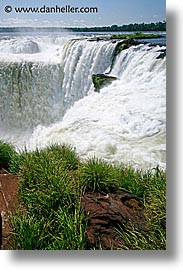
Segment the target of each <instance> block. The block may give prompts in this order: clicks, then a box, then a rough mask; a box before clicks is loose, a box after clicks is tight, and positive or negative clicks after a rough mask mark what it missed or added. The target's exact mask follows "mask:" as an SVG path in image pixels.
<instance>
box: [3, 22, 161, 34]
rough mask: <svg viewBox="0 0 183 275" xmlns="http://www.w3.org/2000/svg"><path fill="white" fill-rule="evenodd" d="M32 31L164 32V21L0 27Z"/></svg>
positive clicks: (10, 30) (15, 30) (9, 30)
mask: <svg viewBox="0 0 183 275" xmlns="http://www.w3.org/2000/svg"><path fill="white" fill-rule="evenodd" d="M33 30H37V31H45V32H54V31H67V30H68V31H74V32H113V31H115V32H118V31H119V32H121V31H123V32H125V31H128V32H130V31H135V32H138V31H140V32H142V31H166V21H163V22H157V23H149V24H145V23H141V24H137V23H135V24H129V25H122V26H118V25H112V26H105V27H90V28H88V27H83V28H81V27H72V28H62V27H0V32H17V31H27V32H31V31H33Z"/></svg>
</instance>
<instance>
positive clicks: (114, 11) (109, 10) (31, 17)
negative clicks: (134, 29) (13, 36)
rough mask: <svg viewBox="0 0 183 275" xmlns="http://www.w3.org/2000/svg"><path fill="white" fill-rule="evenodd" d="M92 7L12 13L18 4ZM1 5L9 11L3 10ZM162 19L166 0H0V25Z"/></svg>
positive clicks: (133, 21) (65, 25)
mask: <svg viewBox="0 0 183 275" xmlns="http://www.w3.org/2000/svg"><path fill="white" fill-rule="evenodd" d="M44 5H45V6H46V7H55V6H56V5H57V6H59V7H65V6H66V5H70V6H73V7H79V8H81V7H96V8H97V9H98V12H97V13H87V14H83V13H76V14H74V13H64V14H63V13H16V12H15V10H14V8H15V7H16V8H18V7H24V8H26V7H32V8H34V7H39V8H40V7H42V6H44ZM5 6H11V7H12V11H11V12H10V13H6V12H5V11H4V8H5ZM165 19H166V0H39V1H38V0H31V1H30V0H0V26H1V27H2V26H60V27H72V26H73V27H74V26H79V27H82V26H106V25H114V24H117V25H124V24H130V23H142V22H144V23H150V22H159V21H163V20H165Z"/></svg>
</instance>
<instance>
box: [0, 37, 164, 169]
mask: <svg viewBox="0 0 183 275" xmlns="http://www.w3.org/2000/svg"><path fill="white" fill-rule="evenodd" d="M0 42H1V41H0ZM35 42H36V43H37V44H38V47H36V49H37V48H38V49H39V51H38V52H37V53H32V54H25V53H24V54H22V52H21V53H18V54H17V53H14V52H13V53H12V54H11V56H10V57H9V59H10V60H11V59H12V60H13V64H16V63H15V62H17V63H18V65H16V71H17V76H16V77H15V79H16V81H15V83H13V81H12V76H11V73H9V74H8V75H9V77H6V79H5V77H4V76H2V72H4V71H5V68H8V69H9V68H10V67H12V66H13V65H10V64H12V63H11V61H9V62H6V63H5V62H4V61H2V62H0V64H1V66H2V68H0V71H1V74H0V79H1V82H0V93H1V98H3V104H1V105H0V106H1V109H2V112H1V117H0V118H1V119H0V120H1V122H0V123H1V124H2V125H1V124H0V129H2V134H0V138H1V136H2V137H3V138H5V139H7V138H8V139H9V140H13V141H15V140H16V139H17V137H18V136H19V140H18V141H17V140H16V144H18V145H19V146H22V145H24V144H26V145H27V146H28V148H29V149H30V150H33V149H35V148H36V146H38V147H44V146H47V145H48V144H51V143H55V142H57V143H63V142H64V143H69V144H71V145H73V146H74V147H75V148H76V150H77V152H78V154H79V155H80V156H81V157H83V158H86V157H90V156H93V155H95V156H97V157H103V158H104V159H106V160H110V161H112V162H120V161H123V162H125V163H132V164H133V165H135V166H137V167H143V168H144V167H145V168H147V167H154V166H156V165H157V164H159V165H160V166H161V167H163V168H165V167H166V157H165V152H166V145H165V129H166V95H165V92H166V86H165V85H166V63H165V62H166V59H156V57H157V56H158V55H159V50H160V47H159V46H157V47H154V48H151V47H149V46H148V45H140V46H135V47H131V48H129V49H127V50H125V51H122V52H121V54H120V55H119V56H118V57H117V59H116V61H115V64H114V67H113V69H112V71H111V73H110V74H111V75H113V76H117V77H118V80H116V81H114V82H113V83H112V84H111V85H109V86H108V87H105V88H103V89H101V92H100V93H95V92H94V91H93V85H92V81H91V75H92V73H103V72H105V71H107V70H108V69H109V67H110V64H111V56H112V52H113V50H114V47H115V44H112V43H111V42H106V41H105V42H104V41H103V42H102V41H101V42H89V41H86V40H78V41H67V42H66V39H65V40H64V41H63V40H62V39H61V40H59V42H58V39H57V41H56V40H54V41H48V43H46V41H42V40H37V41H35ZM3 43H4V41H3ZM6 43H8V42H6ZM25 44H26V45H28V44H31V43H27V42H26V43H25ZM19 48H21V51H24V50H22V47H19ZM34 48H35V44H34ZM0 49H1V43H0ZM50 49H52V52H51V51H50ZM6 50H8V47H6ZM26 51H27V46H26ZM48 52H51V56H49V57H47V54H46V53H48ZM2 56H5V53H4V54H2ZM43 56H45V60H44V59H43ZM50 58H51V59H52V62H50ZM0 59H1V58H0ZM2 59H3V58H2ZM22 59H24V60H28V61H27V62H25V61H24V62H23V61H22ZM30 61H31V64H32V67H31V68H30V67H29V66H28V65H27V64H30V63H29V62H30ZM26 66H28V67H26ZM23 68H25V69H23ZM8 69H7V70H8ZM9 70H10V69H9ZM10 71H11V70H10ZM18 72H19V74H18ZM20 72H22V73H20ZM6 75H7V71H6ZM25 75H26V76H25ZM27 75H28V76H27ZM2 80H3V81H2ZM9 83H11V85H10V84H9ZM2 95H3V97H2ZM7 95H8V96H7ZM25 95H26V96H25ZM73 104H74V105H73ZM69 108H70V109H69ZM64 114H65V115H64ZM63 115H64V117H63ZM62 117H63V118H62ZM38 124H39V125H38ZM36 125H37V127H36V128H34V127H35V126H36ZM13 126H15V128H16V130H15V129H13V128H14V127H13ZM33 128H34V130H33V132H31V134H30V133H28V136H26V133H27V131H28V132H29V131H30V129H31V130H32V129H33ZM17 129H20V130H21V131H18V130H17ZM26 129H27V131H25V130H26ZM15 134H16V135H15ZM25 140H26V142H25Z"/></svg>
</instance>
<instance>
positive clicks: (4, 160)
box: [0, 140, 17, 171]
mask: <svg viewBox="0 0 183 275" xmlns="http://www.w3.org/2000/svg"><path fill="white" fill-rule="evenodd" d="M16 157H17V153H16V151H15V149H14V147H13V145H11V144H8V143H6V142H4V141H1V140H0V169H5V170H7V171H9V170H10V169H11V163H12V162H13V161H15V158H16Z"/></svg>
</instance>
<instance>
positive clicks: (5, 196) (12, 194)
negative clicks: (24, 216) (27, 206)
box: [0, 170, 18, 249]
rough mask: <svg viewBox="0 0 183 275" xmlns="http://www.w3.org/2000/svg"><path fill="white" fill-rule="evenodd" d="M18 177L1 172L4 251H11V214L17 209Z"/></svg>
mask: <svg viewBox="0 0 183 275" xmlns="http://www.w3.org/2000/svg"><path fill="white" fill-rule="evenodd" d="M17 182H18V177H17V176H16V175H10V174H7V173H6V172H5V171H3V170H1V171H0V213H1V219H2V221H1V222H2V224H1V227H2V228H1V229H2V232H0V235H1V234H2V236H0V237H2V240H1V241H2V249H10V248H11V245H10V243H9V234H10V232H11V226H10V223H9V214H10V213H12V212H13V211H14V210H15V209H16V207H17V193H18V185H17Z"/></svg>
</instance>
